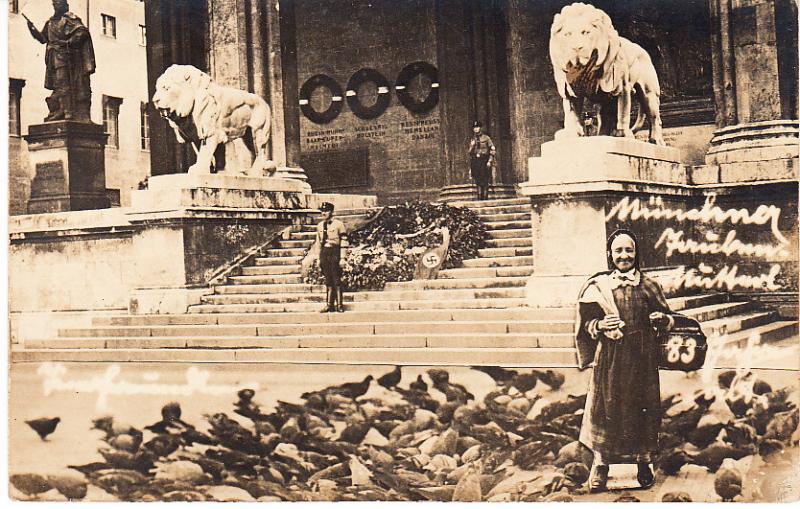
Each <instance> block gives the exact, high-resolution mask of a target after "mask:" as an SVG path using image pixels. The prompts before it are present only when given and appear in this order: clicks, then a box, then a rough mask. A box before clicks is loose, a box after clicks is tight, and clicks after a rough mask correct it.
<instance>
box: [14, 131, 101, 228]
mask: <svg viewBox="0 0 800 509" xmlns="http://www.w3.org/2000/svg"><path fill="white" fill-rule="evenodd" d="M107 136H108V135H107V134H106V133H105V132H104V131H103V126H101V125H97V124H92V123H89V122H74V121H59V122H47V123H45V124H34V125H31V126H30V128H29V130H28V135H27V136H25V140H26V141H27V142H28V154H29V157H30V161H31V164H32V165H33V168H34V170H35V172H36V173H35V176H34V178H33V182H31V197H30V200H29V201H28V213H30V214H44V213H49V212H67V211H71V210H90V209H102V208H108V207H109V206H110V204H109V200H108V197H107V195H106V168H105V151H104V148H105V143H106V137H107Z"/></svg>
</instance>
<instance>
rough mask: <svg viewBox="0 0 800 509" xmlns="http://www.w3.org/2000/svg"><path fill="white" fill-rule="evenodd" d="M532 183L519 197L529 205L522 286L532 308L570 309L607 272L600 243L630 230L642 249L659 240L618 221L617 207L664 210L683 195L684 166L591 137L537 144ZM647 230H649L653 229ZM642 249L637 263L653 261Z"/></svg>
mask: <svg viewBox="0 0 800 509" xmlns="http://www.w3.org/2000/svg"><path fill="white" fill-rule="evenodd" d="M529 171H530V180H529V181H528V182H525V183H523V184H520V194H522V195H524V196H529V197H530V199H531V227H532V234H533V235H532V236H533V266H534V273H533V275H532V276H531V277H530V279H529V281H528V284H527V294H526V295H527V300H528V305H529V306H531V307H560V306H574V305H575V302H576V300H577V297H578V291H579V290H580V287H581V285H582V284H583V283H584V282H585V281H586V279H588V278H589V276H591V275H592V274H595V273H597V272H599V271H602V270H606V268H607V263H606V246H605V243H606V238H607V236H608V235H609V234H610V233H611V232H612V231H613V230H615V229H617V228H619V227H631V228H632V229H633V230H636V233H637V234H638V235H639V238H640V241H644V242H643V243H642V245H650V244H652V242H651V238H652V236H653V235H654V234H657V233H660V232H657V231H656V230H654V229H653V231H650V230H646V229H641V228H640V227H639V225H632V224H628V223H629V221H627V220H619V219H618V214H617V211H618V210H619V204H620V203H621V202H622V200H625V199H626V198H627V199H632V198H639V197H641V198H642V199H643V200H644V201H645V202H646V201H647V200H648V199H649V198H650V197H651V196H652V197H658V198H659V199H661V200H663V202H664V203H666V204H669V203H671V202H681V201H683V200H685V199H686V197H688V196H689V194H690V192H689V191H688V190H687V189H686V186H685V185H686V167H685V166H684V165H683V164H681V163H680V152H679V151H678V150H676V149H674V148H670V147H659V146H656V145H653V144H649V143H645V142H641V141H637V140H630V139H627V138H614V137H609V136H596V137H586V138H574V139H568V140H557V141H551V142H548V143H545V144H544V145H542V156H541V157H532V158H530V159H529ZM651 229H652V228H651ZM651 251H652V250H650V249H649V248H647V249H646V250H645V251H644V252H643V253H642V255H643V258H644V259H648V260H651V265H652V264H653V263H652V260H653V257H652V256H650V253H651Z"/></svg>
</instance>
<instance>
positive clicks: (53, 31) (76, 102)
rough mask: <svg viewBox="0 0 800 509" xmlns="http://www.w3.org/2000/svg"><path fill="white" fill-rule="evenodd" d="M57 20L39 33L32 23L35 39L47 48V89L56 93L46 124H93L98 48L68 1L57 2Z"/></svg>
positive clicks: (55, 0)
mask: <svg viewBox="0 0 800 509" xmlns="http://www.w3.org/2000/svg"><path fill="white" fill-rule="evenodd" d="M53 11H54V12H53V16H52V17H51V18H50V19H49V20H47V22H46V23H45V24H44V28H43V29H42V30H41V31H39V30H37V29H36V27H35V26H34V24H33V23H32V22H31V21H30V20H28V30H30V32H31V35H33V37H34V39H36V40H37V41H39V42H40V43H42V44H47V49H46V50H45V55H44V60H45V65H46V66H47V67H46V71H45V77H44V86H45V88H47V89H48V90H52V91H53V93H52V94H50V97H48V98H47V99H46V101H47V107H48V109H49V110H50V114H49V115H47V117H45V119H44V121H45V122H49V121H53V120H77V121H82V122H89V121H90V117H89V110H90V107H91V100H92V88H91V84H90V81H89V75H90V74H92V73H93V72H94V70H95V60H94V47H93V46H92V37H91V35H90V34H89V30H88V29H87V28H86V26H84V24H83V23H82V22H81V19H80V18H79V17H77V16H76V15H74V14H73V13H71V12H69V4H68V3H67V0H53Z"/></svg>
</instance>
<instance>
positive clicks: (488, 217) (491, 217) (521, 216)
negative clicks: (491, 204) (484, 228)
mask: <svg viewBox="0 0 800 509" xmlns="http://www.w3.org/2000/svg"><path fill="white" fill-rule="evenodd" d="M478 217H479V218H480V219H481V221H484V222H492V223H497V222H500V221H530V220H531V213H530V211H528V212H511V213H506V214H498V213H495V212H490V213H488V214H487V213H484V212H480V213H479V214H478Z"/></svg>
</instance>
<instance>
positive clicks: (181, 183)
mask: <svg viewBox="0 0 800 509" xmlns="http://www.w3.org/2000/svg"><path fill="white" fill-rule="evenodd" d="M311 196H312V194H311V186H310V185H308V183H306V182H303V181H301V180H298V179H293V178H281V177H271V178H254V177H246V176H231V175H226V174H220V173H217V174H210V173H207V174H200V175H198V174H187V173H173V174H171V175H158V176H155V177H150V179H149V180H148V182H147V189H144V190H139V191H133V192H132V193H131V205H132V207H133V208H134V209H138V210H151V211H152V210H168V209H169V210H171V209H187V208H203V209H215V208H220V209H225V210H236V209H238V210H241V209H269V210H276V211H278V210H297V209H307V208H309V203H310V201H309V200H310V199H311Z"/></svg>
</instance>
